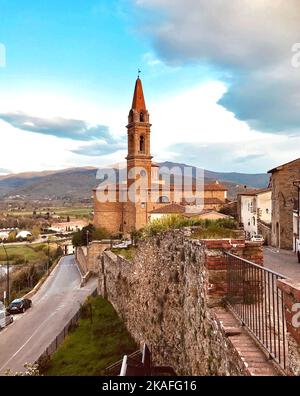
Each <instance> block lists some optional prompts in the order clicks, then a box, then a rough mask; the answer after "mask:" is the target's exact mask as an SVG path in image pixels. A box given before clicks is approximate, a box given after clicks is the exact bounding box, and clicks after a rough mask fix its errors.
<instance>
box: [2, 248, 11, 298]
mask: <svg viewBox="0 0 300 396" xmlns="http://www.w3.org/2000/svg"><path fill="white" fill-rule="evenodd" d="M2 246H3V249H4V251H5V254H6V299H5V300H6V305H7V306H9V301H10V292H9V291H10V290H9V289H10V286H9V259H8V254H7V250H6V247H5V245H4V243H3V242H2Z"/></svg>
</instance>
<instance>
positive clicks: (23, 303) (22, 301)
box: [7, 298, 32, 314]
mask: <svg viewBox="0 0 300 396" xmlns="http://www.w3.org/2000/svg"><path fill="white" fill-rule="evenodd" d="M31 306H32V301H31V300H29V299H28V298H18V299H17V300H14V301H12V302H11V303H10V304H9V306H8V308H7V312H9V313H10V314H16V313H24V312H25V311H26V310H27V309H28V308H30V307H31Z"/></svg>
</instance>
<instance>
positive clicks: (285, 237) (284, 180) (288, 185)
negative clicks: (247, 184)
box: [271, 159, 300, 250]
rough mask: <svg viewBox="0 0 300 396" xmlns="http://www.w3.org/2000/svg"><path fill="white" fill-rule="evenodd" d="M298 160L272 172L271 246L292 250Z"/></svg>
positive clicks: (299, 166) (299, 163) (299, 164)
mask: <svg viewBox="0 0 300 396" xmlns="http://www.w3.org/2000/svg"><path fill="white" fill-rule="evenodd" d="M299 171H300V159H298V160H296V161H293V162H291V163H289V164H286V165H283V166H281V167H278V168H276V169H275V170H273V171H272V179H271V182H272V245H273V246H275V247H279V248H282V249H289V250H293V208H294V201H295V200H297V189H296V188H295V186H294V185H293V181H295V180H299V177H300V173H299Z"/></svg>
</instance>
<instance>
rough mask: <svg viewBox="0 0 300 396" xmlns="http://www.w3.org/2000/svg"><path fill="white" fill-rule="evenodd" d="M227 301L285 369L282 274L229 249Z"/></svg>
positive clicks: (285, 340)
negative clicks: (278, 283)
mask: <svg viewBox="0 0 300 396" xmlns="http://www.w3.org/2000/svg"><path fill="white" fill-rule="evenodd" d="M225 255H226V260H227V303H228V305H229V307H230V308H231V310H232V311H233V312H234V314H235V315H236V316H237V318H238V319H239V320H240V321H241V323H242V325H243V326H245V327H246V328H247V329H248V331H249V332H250V333H251V334H252V335H253V336H254V337H255V339H256V340H257V341H258V342H259V344H260V345H261V346H262V347H263V349H264V350H265V351H266V352H267V353H268V355H269V357H270V359H273V360H274V361H275V362H276V363H277V364H279V365H280V367H281V368H282V369H285V368H286V352H287V339H286V324H285V317H284V305H283V299H282V292H281V290H279V289H278V288H277V280H278V279H284V278H285V277H284V276H283V275H281V274H278V273H276V272H273V271H271V270H269V269H266V268H263V267H261V266H260V265H257V264H255V263H253V262H251V261H248V260H245V259H242V258H240V257H238V256H234V255H233V254H230V253H225Z"/></svg>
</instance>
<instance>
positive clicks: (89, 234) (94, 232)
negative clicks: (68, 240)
mask: <svg viewBox="0 0 300 396" xmlns="http://www.w3.org/2000/svg"><path fill="white" fill-rule="evenodd" d="M109 236H110V235H109V233H108V231H107V230H106V229H104V228H95V226H94V225H93V224H89V225H88V226H86V227H84V228H83V229H82V230H80V231H77V232H76V233H75V234H74V235H73V238H72V244H73V246H86V245H87V242H88V243H90V242H92V241H96V240H97V241H99V240H101V239H106V238H109Z"/></svg>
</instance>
